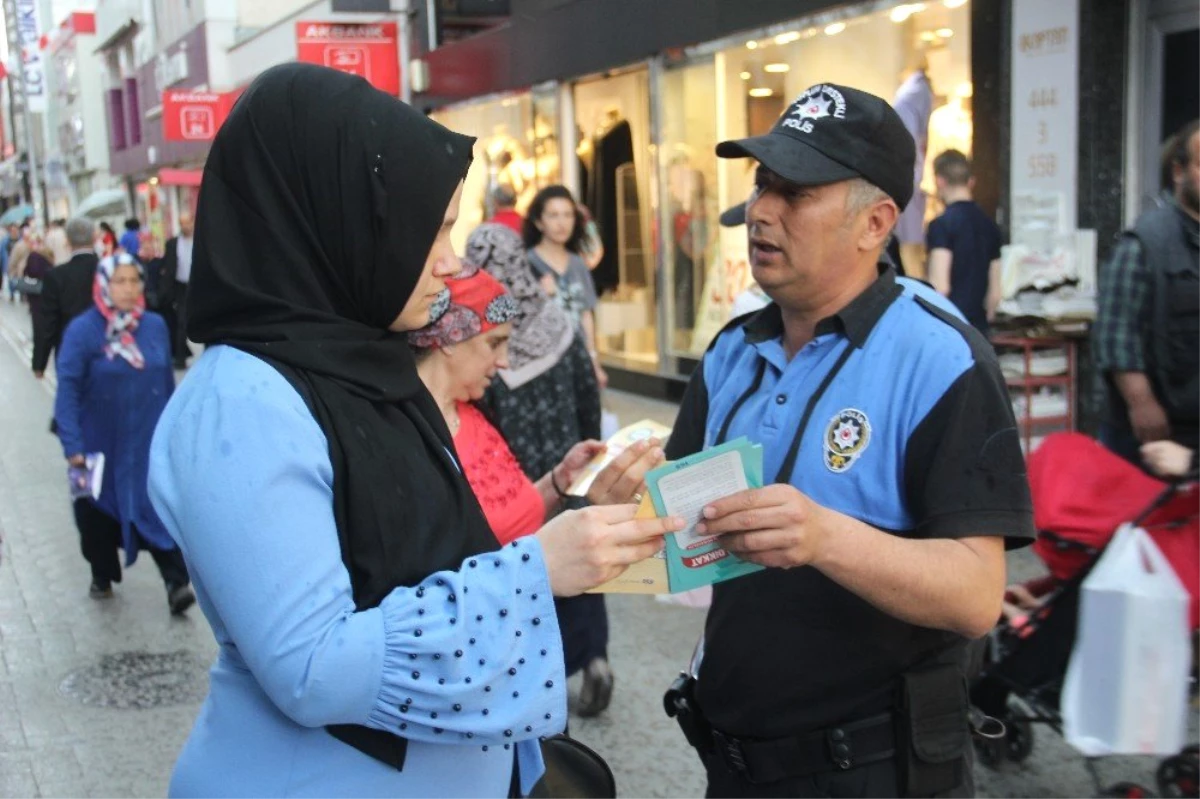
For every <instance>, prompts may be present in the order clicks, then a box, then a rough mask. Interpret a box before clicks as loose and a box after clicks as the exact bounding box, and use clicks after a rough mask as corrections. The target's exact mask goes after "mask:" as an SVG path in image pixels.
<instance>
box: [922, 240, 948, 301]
mask: <svg viewBox="0 0 1200 799" xmlns="http://www.w3.org/2000/svg"><path fill="white" fill-rule="evenodd" d="M953 263H954V253H952V252H951V251H950V250H948V249H946V248H945V247H937V248H935V249H932V250H930V251H929V270H928V277H929V284H930V285H931V286H933V287H934V288H935V289H937V293H938V294H941V295H942V296H943V297H949V296H950V268H951V266H952V265H953Z"/></svg>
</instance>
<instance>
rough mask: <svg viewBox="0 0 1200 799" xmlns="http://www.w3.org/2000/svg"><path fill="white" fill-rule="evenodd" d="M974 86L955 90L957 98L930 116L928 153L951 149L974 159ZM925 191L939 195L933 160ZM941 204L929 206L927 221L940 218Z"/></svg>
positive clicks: (924, 180)
mask: <svg viewBox="0 0 1200 799" xmlns="http://www.w3.org/2000/svg"><path fill="white" fill-rule="evenodd" d="M971 94H972V89H971V84H970V83H964V84H962V85H961V86H959V87H958V89H956V90H955V92H954V96H953V97H951V98H950V101H949V102H948V103H946V104H945V105H943V106H940V107H938V108H935V109H934V110H933V113H932V114H930V115H929V142H928V147H927V150H926V151H927V152H930V153H934V154H935V155H936V154H937V153H944V152H946V151H947V150H957V151H959V152H960V153H962V154H963V155H965V156H966V157H967V158H970V157H971V140H972V137H973V135H974V125H973V123H972V116H971ZM921 191H923V192H925V194H927V195H929V196H931V197H936V196H937V180H936V178H935V177H934V174H933V159H932V158H927V159H925V170H924V177H922V178H921ZM938 205H940V203H927V206H928V207H927V208H926V211H925V218H926V219H927V220H929V219H932V218H933V217H936V216H937V215H938V214H940V213H941V212H942V209H941V208H940V207H938V208H935V207H934V206H938Z"/></svg>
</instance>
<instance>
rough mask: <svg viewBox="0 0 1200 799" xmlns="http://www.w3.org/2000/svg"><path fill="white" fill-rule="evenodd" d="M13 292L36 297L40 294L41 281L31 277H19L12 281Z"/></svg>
mask: <svg viewBox="0 0 1200 799" xmlns="http://www.w3.org/2000/svg"><path fill="white" fill-rule="evenodd" d="M12 287H13V290H14V291H16V292H18V293H20V294H28V295H30V296H37V295H38V294H41V293H42V281H40V280H38V279H37V278H32V277H24V276H22V277H19V278H17V279H16V280H14V281H12Z"/></svg>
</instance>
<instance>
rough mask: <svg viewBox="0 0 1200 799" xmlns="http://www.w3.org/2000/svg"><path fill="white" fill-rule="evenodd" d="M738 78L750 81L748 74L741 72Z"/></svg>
mask: <svg viewBox="0 0 1200 799" xmlns="http://www.w3.org/2000/svg"><path fill="white" fill-rule="evenodd" d="M739 77H741V79H742V80H750V73H749V72H743V73H742V74H741V75H740V76H739Z"/></svg>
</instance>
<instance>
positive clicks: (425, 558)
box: [150, 64, 682, 796]
mask: <svg viewBox="0 0 1200 799" xmlns="http://www.w3.org/2000/svg"><path fill="white" fill-rule="evenodd" d="M472 144H473V140H472V139H471V138H470V137H467V136H462V135H459V134H457V133H452V132H451V131H448V130H446V129H445V128H443V127H441V126H440V125H438V124H437V123H436V122H434V121H432V120H430V119H428V118H427V117H425V116H424V115H423V114H421V113H419V112H418V111H416V110H414V109H412V108H411V107H409V106H407V105H405V104H404V103H401V102H400V101H399V100H397V99H395V98H394V97H390V96H388V95H387V94H384V93H383V92H380V91H377V90H376V89H374V88H372V87H371V86H370V85H369V84H368V83H367V82H366V81H365V80H363V79H362V78H359V77H356V76H352V75H347V74H345V73H342V72H337V71H334V70H331V69H326V68H323V67H317V66H313V65H309V64H286V65H281V66H277V67H273V68H272V69H269V70H267V71H266V72H264V73H263V74H262V75H260V76H259V77H258V78H257V79H256V80H255V81H254V83H253V84H252V85H251V86H250V88H249V89H247V91H246V92H245V94H243V95H242V97H241V99H240V100H239V101H238V103H237V105H236V106H235V107H234V109H233V112H232V113H231V114H230V116H229V118H228V120H227V121H226V122H225V124H224V125H223V126H222V128H221V130H220V132H219V133H218V134H217V137H216V139H215V140H214V142H213V145H212V149H211V151H210V153H209V156H208V161H207V163H206V165H205V178H204V187H203V190H202V191H201V192H200V207H199V209H198V212H197V226H196V249H195V258H194V261H193V264H192V275H191V280H190V281H189V290H190V295H189V298H188V303H189V307H188V311H189V316H190V319H189V322H188V334H189V338H191V339H192V340H193V341H197V342H200V343H203V344H205V345H206V349H205V351H204V353H203V354H202V355H201V356H200V358H199V359H198V360H197V362H196V363H195V364H194V365H193V366H192V367H191V371H190V372H189V374H188V379H187V380H186V381H185V382H184V383H183V384H182V385H181V386H180V390H179V391H178V392H176V394H175V396H174V398H173V399H172V401H171V404H170V405H169V406H168V408H167V410H166V412H165V413H164V414H163V418H162V420H161V422H160V424H159V430H158V432H157V433H156V435H155V440H154V447H153V454H152V466H151V473H150V491H151V496H152V497H153V499H154V503H155V506H156V507H157V508H158V510H159V512H160V515H161V516H162V517H163V520H164V521H165V522H166V524H167V527H168V529H169V531H170V533H171V535H172V537H173V538H175V540H176V541H178V542H179V544H180V546H181V547H182V549H183V551H184V555H185V557H186V558H187V559H188V565H189V568H190V569H191V571H192V576H193V579H194V581H195V585H196V591H197V595H198V598H199V601H200V605H201V608H202V609H203V610H204V613H205V615H206V617H207V618H208V620H209V623H210V624H211V626H212V629H213V633H214V636H215V637H216V639H217V643H218V645H219V654H218V657H217V662H216V664H215V665H214V666H213V669H212V677H211V681H210V689H209V691H210V692H209V697H208V699H207V700H206V701H205V703H204V706H203V708H202V709H201V711H200V717H199V719H198V720H197V723H196V726H195V727H194V728H193V730H192V734H191V736H190V738H189V739H188V742H187V744H186V745H185V747H184V749H183V752H182V753H181V755H180V758H179V761H178V763H177V764H176V768H175V773H174V776H173V777H172V780H171V787H170V793H171V794H172V795H176V796H178V795H216V794H239V795H272V796H284V795H293V796H294V795H322V796H332V795H338V796H366V795H372V796H378V795H388V796H431V795H446V796H452V795H453V796H458V795H462V796H504V795H509V793H510V790H513V789H517V788H519V789H520V790H521V791H522V792H523V793H527V792H528V791H529V790H530V788H531V787H532V785H533V783H534V781H536V780H537V779H538V778H539V776H540V774H541V773H542V762H541V750H540V747H539V745H538V738H539V737H540V736H545V735H550V734H553V733H557V732H560V731H561V730H562V729H563V727H564V725H565V723H566V688H565V675H564V673H563V666H562V652H561V645H560V643H559V634H558V629H557V628H558V624H557V620H556V618H555V615H554V606H553V602H552V595H553V594H562V595H573V594H577V593H580V592H582V591H585V590H587V589H589V588H592V587H593V586H595V585H598V584H600V583H601V582H603V581H605V580H607V579H611V578H612V577H613V576H614V575H616V574H619V573H620V572H621V571H622V570H623V569H624V568H625V567H626V565H628V564H630V563H633V562H635V561H637V560H639V559H642V558H645V557H648V556H649V555H650V554H653V552H654V551H656V550H657V548H658V547H659V546H660V545H661V538H662V534H663V533H664V532H665V531H667V530H669V529H680V528H681V527H682V521H681V520H676V521H674V522H667V521H663V520H635V519H634V518H633V517H634V508H633V507H632V506H628V505H623V506H609V507H598V508H589V509H587V510H585V511H579V512H573V513H567V514H562V515H560V516H558V517H556V518H555V519H554V520H553V521H552V522H550V523H549V524H547V525H546V526H544V527H543V528H542V529H541V530H539V531H538V533H537V534H536V535H534V536H530V537H526V538H521V539H518V540H516V541H513V542H512V543H511V544H509V545H507V546H505V547H503V548H498V547H499V545H498V542H497V540H496V538H495V536H494V534H493V533H492V531H491V529H490V527H489V526H488V523H487V519H486V517H485V516H484V514H483V511H482V510H481V509H480V506H479V503H478V501H477V500H476V499H475V497H474V495H473V494H472V492H471V488H470V485H469V484H468V483H467V481H466V478H465V477H464V476H463V473H462V467H461V465H460V463H459V462H458V459H457V457H456V455H455V451H454V442H453V440H452V438H451V437H450V432H449V430H448V428H447V426H446V422H445V420H444V418H443V416H442V413H441V411H440V410H439V409H438V407H437V405H436V404H435V403H434V402H433V400H432V398H431V397H430V395H429V392H428V391H427V390H426V389H425V387H424V385H423V384H422V383H421V379H420V376H419V375H418V373H417V368H416V363H415V360H414V356H413V353H412V351H411V350H410V348H409V345H408V340H407V337H406V335H405V334H407V333H409V332H411V331H413V330H416V329H419V328H422V327H425V326H426V325H427V324H428V323H429V320H430V317H431V313H432V311H433V310H434V307H435V305H439V304H441V303H442V302H444V298H445V297H446V294H445V291H444V287H445V281H446V279H447V278H450V277H453V276H454V275H455V274H456V273H457V272H458V271H459V263H458V259H457V257H456V256H455V254H454V250H453V247H452V245H451V243H450V234H451V231H452V228H453V225H454V221H455V219H456V218H457V214H458V204H459V201H460V198H461V194H462V185H463V180H464V177H465V175H466V172H467V169H468V167H469V165H470V162H471V148H472ZM601 564H606V565H603V566H602V565H601Z"/></svg>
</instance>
